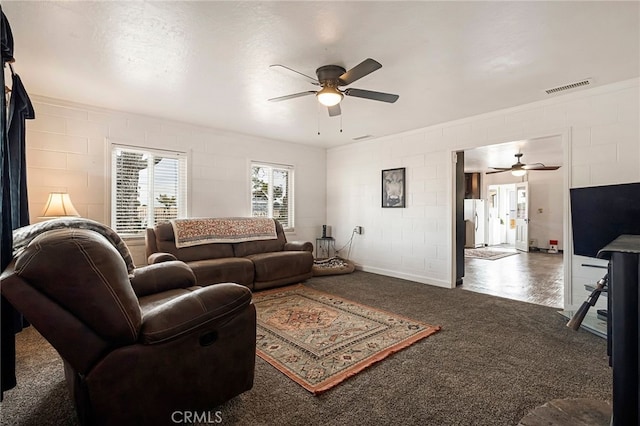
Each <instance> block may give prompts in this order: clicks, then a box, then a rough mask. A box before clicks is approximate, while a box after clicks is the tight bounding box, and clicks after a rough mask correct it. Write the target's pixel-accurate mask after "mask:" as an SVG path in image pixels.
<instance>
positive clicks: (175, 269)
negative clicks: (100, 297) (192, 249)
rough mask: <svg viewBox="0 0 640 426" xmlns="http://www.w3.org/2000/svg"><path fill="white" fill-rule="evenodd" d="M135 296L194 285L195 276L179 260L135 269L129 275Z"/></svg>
mask: <svg viewBox="0 0 640 426" xmlns="http://www.w3.org/2000/svg"><path fill="white" fill-rule="evenodd" d="M129 281H131V287H133V291H134V292H135V293H136V296H138V297H142V296H147V295H149V294H155V293H160V292H163V291H167V290H171V289H174V288H187V287H192V286H194V285H196V276H195V275H194V273H193V271H192V270H191V268H189V267H188V266H187V264H186V263H184V262H181V261H179V260H173V261H167V262H162V263H157V264H154V265H148V266H142V267H140V268H136V269H134V270H133V272H132V273H131V274H130V275H129Z"/></svg>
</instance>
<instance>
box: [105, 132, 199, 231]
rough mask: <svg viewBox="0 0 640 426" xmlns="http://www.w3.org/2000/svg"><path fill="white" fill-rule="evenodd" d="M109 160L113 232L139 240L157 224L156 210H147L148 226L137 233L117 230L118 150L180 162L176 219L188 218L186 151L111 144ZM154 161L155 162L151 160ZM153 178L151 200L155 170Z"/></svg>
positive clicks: (187, 157)
mask: <svg viewBox="0 0 640 426" xmlns="http://www.w3.org/2000/svg"><path fill="white" fill-rule="evenodd" d="M108 146H109V159H110V167H109V171H110V175H109V191H110V195H109V220H110V226H111V228H112V229H113V230H115V231H116V232H118V234H120V235H121V236H123V237H127V238H138V237H144V233H145V229H146V228H147V227H149V226H153V225H154V224H155V220H156V215H155V209H147V215H146V224H144V225H142V228H141V229H140V230H139V231H137V232H130V231H118V229H117V213H118V212H117V200H116V197H117V179H116V178H117V175H118V173H117V162H116V152H117V151H118V150H123V151H128V152H136V153H141V154H146V155H149V156H150V157H151V158H155V157H162V158H173V159H176V160H178V176H177V178H178V183H177V187H178V190H177V192H178V193H177V194H176V198H177V201H176V208H177V213H176V217H187V216H188V210H189V203H188V201H189V192H188V190H189V178H188V171H189V155H188V153H187V152H185V151H178V150H168V149H159V148H148V147H143V146H136V145H129V144H125V143H118V142H111V143H110V144H109V145H108ZM150 161H153V160H150ZM150 171H151V173H150V175H151V178H150V179H149V181H148V183H149V188H148V198H149V199H150V200H154V193H153V191H154V185H153V184H151V182H155V181H154V180H153V168H150Z"/></svg>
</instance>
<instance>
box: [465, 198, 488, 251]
mask: <svg viewBox="0 0 640 426" xmlns="http://www.w3.org/2000/svg"><path fill="white" fill-rule="evenodd" d="M485 217H486V214H485V202H484V200H480V199H467V200H464V224H465V244H464V246H465V247H466V248H476V247H484V245H485V235H484V234H485Z"/></svg>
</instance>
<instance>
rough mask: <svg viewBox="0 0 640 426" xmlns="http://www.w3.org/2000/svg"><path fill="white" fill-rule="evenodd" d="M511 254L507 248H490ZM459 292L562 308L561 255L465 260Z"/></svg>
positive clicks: (529, 255) (523, 254)
mask: <svg viewBox="0 0 640 426" xmlns="http://www.w3.org/2000/svg"><path fill="white" fill-rule="evenodd" d="M491 249H497V250H514V249H513V248H511V247H505V246H499V247H491ZM460 288H462V289H465V290H470V291H475V292H478V293H486V294H491V295H494V296H500V297H505V298H507V299H515V300H521V301H525V302H530V303H535V304H538V305H544V306H550V307H553V308H562V307H563V305H564V266H563V264H562V253H556V254H549V253H546V252H529V253H524V252H520V253H518V254H517V255H515V256H508V257H503V258H502V259H497V260H485V259H469V258H466V259H465V276H464V278H463V280H462V285H461V286H460Z"/></svg>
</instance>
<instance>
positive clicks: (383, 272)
mask: <svg viewBox="0 0 640 426" xmlns="http://www.w3.org/2000/svg"><path fill="white" fill-rule="evenodd" d="M356 269H357V270H359V271H364V272H371V273H372V274H378V275H384V276H387V277H393V278H400V279H403V280H408V281H414V282H418V283H421V284H428V285H432V286H436V287H444V288H451V283H450V282H449V281H445V280H440V279H437V278H429V277H425V276H422V275H415V274H407V273H405V272H398V271H394V270H390V269H383V268H377V267H375V266H367V265H358V264H356Z"/></svg>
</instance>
